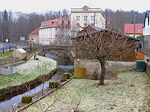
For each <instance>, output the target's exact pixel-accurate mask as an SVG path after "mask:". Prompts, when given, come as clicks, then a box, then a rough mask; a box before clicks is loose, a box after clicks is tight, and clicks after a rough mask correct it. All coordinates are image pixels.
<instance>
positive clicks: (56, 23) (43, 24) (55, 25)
mask: <svg viewBox="0 0 150 112" xmlns="http://www.w3.org/2000/svg"><path fill="white" fill-rule="evenodd" d="M65 20H67V21H68V24H67V25H65V23H64V22H65ZM59 22H61V25H60V24H59ZM70 26H71V23H70V18H59V19H54V20H48V21H43V22H41V27H40V28H59V27H68V28H70Z"/></svg>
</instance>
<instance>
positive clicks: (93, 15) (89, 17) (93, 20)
mask: <svg viewBox="0 0 150 112" xmlns="http://www.w3.org/2000/svg"><path fill="white" fill-rule="evenodd" d="M87 25H90V26H93V27H99V28H105V17H104V14H103V12H102V10H101V9H100V8H90V7H88V6H84V7H82V8H71V34H72V35H73V36H74V35H76V32H78V31H80V30H81V29H82V28H81V27H85V26H87Z"/></svg>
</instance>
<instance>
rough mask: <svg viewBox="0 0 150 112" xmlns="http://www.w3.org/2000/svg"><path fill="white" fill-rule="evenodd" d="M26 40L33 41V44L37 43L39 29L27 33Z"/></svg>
mask: <svg viewBox="0 0 150 112" xmlns="http://www.w3.org/2000/svg"><path fill="white" fill-rule="evenodd" d="M28 40H29V41H33V42H34V44H38V43H39V29H38V28H37V29H35V30H33V31H32V32H30V33H29V38H28Z"/></svg>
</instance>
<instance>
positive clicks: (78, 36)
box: [72, 29, 141, 41]
mask: <svg viewBox="0 0 150 112" xmlns="http://www.w3.org/2000/svg"><path fill="white" fill-rule="evenodd" d="M102 31H109V30H107V29H101V30H98V31H94V32H90V33H88V34H94V33H97V32H102ZM110 32H114V31H110ZM114 33H116V34H119V35H122V36H124V37H128V38H131V39H133V40H136V41H141V39H138V38H134V37H131V36H128V35H124V34H121V33H118V32H114ZM83 36H84V34H81V35H77V36H76V37H72V39H76V38H80V37H83Z"/></svg>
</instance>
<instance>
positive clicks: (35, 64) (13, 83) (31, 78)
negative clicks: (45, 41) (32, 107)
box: [0, 56, 57, 101]
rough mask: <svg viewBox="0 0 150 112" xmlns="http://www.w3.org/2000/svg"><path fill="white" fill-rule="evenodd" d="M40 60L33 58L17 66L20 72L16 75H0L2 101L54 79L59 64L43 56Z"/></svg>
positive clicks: (0, 99)
mask: <svg viewBox="0 0 150 112" xmlns="http://www.w3.org/2000/svg"><path fill="white" fill-rule="evenodd" d="M38 58H39V60H34V59H33V58H31V59H30V60H29V61H27V62H26V63H24V64H21V65H19V66H17V70H18V72H17V73H15V74H11V75H0V101H2V100H5V99H9V98H11V97H12V96H14V95H18V94H19V93H23V92H25V91H28V89H29V88H30V89H32V88H34V87H36V86H37V85H39V84H41V83H42V82H43V81H47V80H48V79H50V78H51V77H52V75H53V74H54V72H55V71H56V69H57V62H56V61H55V60H53V59H50V58H46V57H42V56H38Z"/></svg>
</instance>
